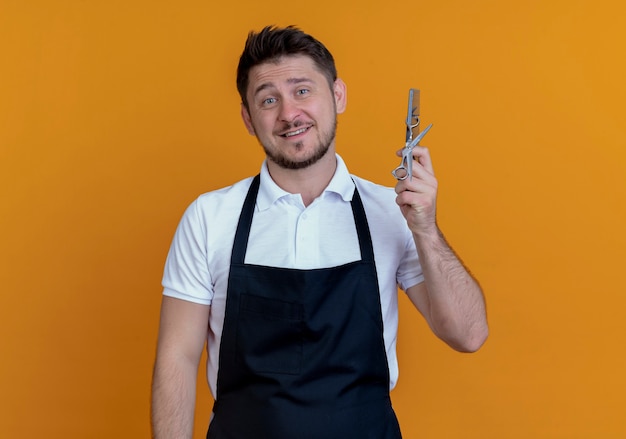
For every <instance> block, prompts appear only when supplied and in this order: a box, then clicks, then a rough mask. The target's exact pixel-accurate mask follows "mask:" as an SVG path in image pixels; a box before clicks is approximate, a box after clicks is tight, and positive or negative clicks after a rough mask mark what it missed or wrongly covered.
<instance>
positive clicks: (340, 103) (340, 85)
mask: <svg viewBox="0 0 626 439" xmlns="http://www.w3.org/2000/svg"><path fill="white" fill-rule="evenodd" d="M333 93H334V95H335V105H336V107H337V114H341V113H343V112H344V111H345V110H346V105H347V103H348V88H347V86H346V83H345V82H343V80H342V79H341V78H337V79H336V80H335V84H334V85H333Z"/></svg>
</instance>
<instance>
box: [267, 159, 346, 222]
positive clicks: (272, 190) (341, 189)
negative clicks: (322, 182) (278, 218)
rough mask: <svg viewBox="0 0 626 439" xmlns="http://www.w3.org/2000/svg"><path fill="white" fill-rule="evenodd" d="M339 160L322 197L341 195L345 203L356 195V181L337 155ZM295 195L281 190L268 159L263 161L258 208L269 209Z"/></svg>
mask: <svg viewBox="0 0 626 439" xmlns="http://www.w3.org/2000/svg"><path fill="white" fill-rule="evenodd" d="M335 157H336V158H337V169H336V170H335V175H333V178H332V179H331V180H330V183H328V186H326V189H325V190H324V192H323V193H322V195H321V196H322V197H323V196H326V194H328V193H335V194H337V195H339V196H340V197H341V198H342V199H343V200H344V201H347V202H349V201H352V195H353V194H354V181H353V180H352V177H351V176H350V173H349V172H348V168H347V167H346V164H345V162H344V161H343V159H342V158H341V157H340V156H339V154H335ZM290 196H293V194H290V193H289V192H287V191H285V190H283V189H281V188H280V187H279V186H278V185H277V184H276V183H275V182H274V180H272V177H271V176H270V173H269V171H268V169H267V159H266V160H264V161H263V164H262V165H261V186H260V187H259V194H258V195H257V200H256V202H257V206H258V208H259V210H265V209H269V208H270V206H271V205H272V204H274V203H275V202H276V201H277V200H279V199H280V198H283V197H290Z"/></svg>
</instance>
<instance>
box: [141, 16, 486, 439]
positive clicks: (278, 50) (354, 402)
mask: <svg viewBox="0 0 626 439" xmlns="http://www.w3.org/2000/svg"><path fill="white" fill-rule="evenodd" d="M237 86H238V90H239V93H240V95H241V100H242V105H241V115H242V118H243V122H244V124H245V126H246V128H247V130H248V131H249V132H250V134H252V135H254V136H256V137H257V139H258V140H259V142H260V144H261V145H262V147H263V148H264V150H265V153H266V160H265V161H264V163H263V164H262V167H261V171H260V174H259V175H258V176H256V177H255V178H247V179H245V180H242V181H240V182H238V183H236V184H234V185H233V186H230V187H227V188H224V189H220V190H217V191H213V192H210V193H208V194H204V195H202V196H200V197H199V198H198V199H197V200H196V201H195V202H194V203H193V204H192V205H191V206H190V207H189V208H188V209H187V211H186V212H185V214H184V216H183V218H182V220H181V223H180V225H179V227H178V229H177V231H176V235H175V237H174V241H173V243H172V246H171V249H170V253H169V255H168V259H167V263H166V267H165V273H164V278H163V285H164V297H163V303H162V309H161V324H160V332H159V341H158V348H157V358H156V363H155V370H154V380H153V397H152V398H153V399H152V400H153V408H152V422H153V431H154V436H155V437H156V438H190V437H191V435H192V427H193V414H194V404H195V388H196V379H195V378H196V371H197V367H198V362H199V359H200V356H201V352H202V349H203V347H204V345H205V343H206V344H207V346H208V347H207V348H208V353H209V355H208V365H207V375H208V381H209V386H210V388H211V391H212V394H213V396H214V397H215V399H216V402H215V406H214V408H213V415H212V418H211V422H210V426H209V431H208V434H207V438H215V439H219V438H271V439H274V438H275V439H283V438H284V439H306V438H312V439H313V438H314V439H329V438H359V439H361V438H375V439H392V438H400V437H401V435H400V429H399V427H398V423H397V420H396V417H395V414H394V412H393V409H392V408H391V403H390V399H389V390H390V389H391V388H393V386H394V385H395V382H396V379H397V375H398V370H397V360H396V352H395V340H396V332H397V287H398V285H399V286H400V287H401V288H402V289H403V290H405V291H406V294H408V296H409V298H410V299H411V301H412V302H413V304H414V305H415V306H416V308H417V309H418V310H419V311H420V313H421V314H422V315H423V316H424V318H425V319H426V320H427V322H428V324H429V325H430V327H431V328H432V330H433V331H434V333H435V334H436V335H437V336H439V337H440V338H441V339H443V340H444V341H445V342H446V343H448V344H449V345H450V346H451V347H453V348H454V349H457V350H459V351H463V352H472V351H475V350H477V349H478V348H479V347H480V346H481V345H482V344H483V342H484V341H485V339H486V337H487V322H486V317H485V305H484V301H483V295H482V292H481V290H480V287H479V286H478V284H477V283H476V281H475V280H474V279H473V278H472V276H471V275H470V274H469V273H468V271H467V270H466V269H465V268H464V267H463V265H462V263H461V262H460V261H459V259H458V258H457V257H456V255H455V254H454V252H453V251H452V250H451V249H450V247H449V246H448V244H447V243H446V241H445V239H444V237H443V235H442V234H441V232H440V231H439V229H438V227H437V223H436V220H435V201H436V192H437V180H436V179H435V177H434V175H433V168H432V164H431V160H430V156H429V153H428V150H427V149H426V148H423V147H416V148H415V150H414V158H415V159H416V160H414V162H413V178H412V179H410V180H408V179H407V180H403V181H399V182H398V183H397V185H396V187H395V193H394V192H393V190H392V189H391V188H384V187H382V186H379V185H376V184H374V183H371V182H368V181H366V180H363V179H361V178H358V177H356V176H352V175H350V174H349V173H348V170H347V168H346V166H345V164H344V162H343V160H342V159H341V157H340V156H338V155H337V154H336V152H335V128H336V116H337V114H339V113H342V112H343V111H344V109H345V107H346V85H345V84H344V82H343V81H342V80H341V79H339V78H337V73H336V70H335V64H334V60H333V58H332V55H331V54H330V53H329V52H328V50H327V49H326V48H325V47H324V46H323V45H322V43H320V42H319V41H317V40H315V39H314V38H313V37H311V36H309V35H307V34H305V33H303V32H301V31H300V30H298V29H296V28H294V27H287V28H275V27H267V28H265V29H263V30H262V31H261V32H259V33H250V35H249V36H248V40H247V42H246V46H245V49H244V52H243V54H242V56H241V58H240V62H239V67H238V72H237Z"/></svg>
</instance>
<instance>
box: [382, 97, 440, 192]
mask: <svg viewBox="0 0 626 439" xmlns="http://www.w3.org/2000/svg"><path fill="white" fill-rule="evenodd" d="M416 95H417V98H416ZM415 101H417V105H414V102H415ZM418 107H419V90H417V89H414V88H411V89H409V107H408V110H407V114H406V142H405V144H404V149H403V150H402V161H401V162H400V166H398V167H397V168H396V169H394V170H393V171H391V173H392V174H393V176H394V177H395V178H396V180H406V179H407V178H408V179H409V180H411V179H412V178H413V166H412V165H413V148H415V146H416V145H417V144H418V143H419V142H420V140H422V139H423V138H424V136H425V135H426V133H428V131H429V130H430V129H431V127H432V126H433V124H432V123H431V124H430V125H428V126H427V127H426V129H425V130H424V131H422V132H421V133H420V134H418V135H417V137H416V138H415V139H413V130H414V129H416V128H418V127H419V124H420V117H419V110H418ZM416 110H417V111H418V114H416V113H415V111H416Z"/></svg>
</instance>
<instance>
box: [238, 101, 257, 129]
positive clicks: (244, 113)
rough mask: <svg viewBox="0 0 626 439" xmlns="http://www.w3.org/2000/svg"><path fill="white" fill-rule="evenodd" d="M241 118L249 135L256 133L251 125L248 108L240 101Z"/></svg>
mask: <svg viewBox="0 0 626 439" xmlns="http://www.w3.org/2000/svg"><path fill="white" fill-rule="evenodd" d="M241 118H242V119H243V123H244V125H245V126H246V129H247V130H248V132H249V133H250V135H251V136H254V135H256V133H255V131H254V126H253V125H252V118H251V117H250V113H249V112H248V109H247V108H246V106H245V105H244V104H243V102H242V103H241Z"/></svg>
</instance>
